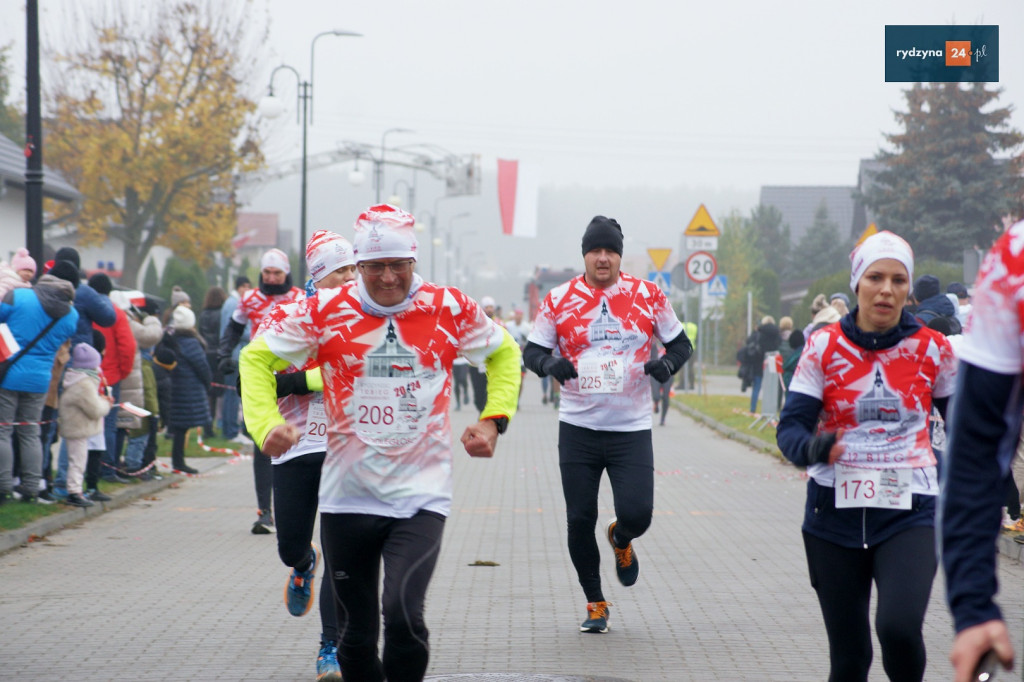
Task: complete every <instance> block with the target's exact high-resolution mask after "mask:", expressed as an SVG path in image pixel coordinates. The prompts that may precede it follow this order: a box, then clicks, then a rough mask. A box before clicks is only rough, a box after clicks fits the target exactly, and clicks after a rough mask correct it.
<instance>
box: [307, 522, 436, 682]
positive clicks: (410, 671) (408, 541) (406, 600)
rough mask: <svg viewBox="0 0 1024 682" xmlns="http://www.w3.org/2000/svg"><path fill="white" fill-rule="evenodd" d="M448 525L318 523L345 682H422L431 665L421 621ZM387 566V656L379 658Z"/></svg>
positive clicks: (424, 627) (385, 604) (433, 523)
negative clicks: (330, 580)
mask: <svg viewBox="0 0 1024 682" xmlns="http://www.w3.org/2000/svg"><path fill="white" fill-rule="evenodd" d="M444 521H445V519H444V517H443V516H441V515H440V514H436V513H434V512H428V511H421V512H419V513H418V514H416V515H415V516H413V517H412V518H409V519H395V518H389V517H386V516H373V515H370V514H328V513H322V514H321V515H320V536H321V537H322V538H323V541H324V557H325V558H326V560H327V567H326V570H327V571H329V572H330V575H331V576H332V577H333V579H334V593H335V594H336V595H337V613H338V631H339V632H340V634H341V637H340V638H339V640H338V664H339V665H340V666H341V674H342V677H344V678H345V680H346V682H382V681H383V680H384V679H387V680H388V682H419V681H420V680H422V679H423V676H424V675H425V674H426V671H427V662H428V660H429V657H430V645H429V643H428V639H429V632H428V631H427V626H426V624H425V622H424V620H423V604H424V601H425V600H426V594H427V586H428V585H429V584H430V578H431V576H432V575H433V574H434V566H435V565H436V564H437V555H438V552H439V551H440V548H441V534H442V532H443V531H444ZM381 560H383V564H384V593H383V614H384V656H383V660H381V658H380V657H378V655H377V639H378V636H379V633H380V618H379V616H378V614H380V613H381V612H382V608H381V599H380V597H379V595H378V586H379V585H380V569H381Z"/></svg>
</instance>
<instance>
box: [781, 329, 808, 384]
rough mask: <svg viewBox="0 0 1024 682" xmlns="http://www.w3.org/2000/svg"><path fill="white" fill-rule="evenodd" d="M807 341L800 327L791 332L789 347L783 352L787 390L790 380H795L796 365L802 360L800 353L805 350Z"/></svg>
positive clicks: (783, 379)
mask: <svg viewBox="0 0 1024 682" xmlns="http://www.w3.org/2000/svg"><path fill="white" fill-rule="evenodd" d="M805 341H806V339H804V333H803V332H802V331H800V330H799V329H797V330H795V331H794V332H793V333H792V334H790V335H789V340H788V341H786V345H787V346H789V348H788V349H787V352H786V353H783V358H782V385H783V386H785V387H786V391H787V392H788V391H789V382H790V381H792V380H793V372H795V371H796V365H797V363H798V362H800V354H801V353H802V352H803V350H804V343H805Z"/></svg>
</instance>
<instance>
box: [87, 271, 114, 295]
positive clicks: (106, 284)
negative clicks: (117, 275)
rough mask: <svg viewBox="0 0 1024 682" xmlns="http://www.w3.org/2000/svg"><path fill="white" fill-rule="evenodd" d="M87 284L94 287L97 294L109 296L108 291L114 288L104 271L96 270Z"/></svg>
mask: <svg viewBox="0 0 1024 682" xmlns="http://www.w3.org/2000/svg"><path fill="white" fill-rule="evenodd" d="M89 286H91V287H92V288H93V289H95V290H96V293H97V294H103V295H104V296H109V295H110V292H111V291H113V290H114V283H113V282H111V281H110V277H109V276H108V275H107V274H106V273H105V272H97V273H96V274H94V275H93V276H92V277H90V278H89Z"/></svg>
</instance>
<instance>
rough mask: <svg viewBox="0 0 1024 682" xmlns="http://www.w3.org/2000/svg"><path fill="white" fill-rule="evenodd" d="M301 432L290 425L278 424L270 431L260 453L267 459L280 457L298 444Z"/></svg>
mask: <svg viewBox="0 0 1024 682" xmlns="http://www.w3.org/2000/svg"><path fill="white" fill-rule="evenodd" d="M301 435H302V432H301V431H300V430H299V429H298V427H296V426H294V425H292V424H278V425H277V426H275V427H274V428H272V429H271V430H270V433H268V434H267V437H266V439H265V440H264V441H263V447H261V448H260V451H262V452H263V454H264V455H268V456H269V457H280V456H281V455H283V454H284V453H286V452H288V450H290V449H291V447H292V446H293V445H295V444H296V443H298V442H299V436H301Z"/></svg>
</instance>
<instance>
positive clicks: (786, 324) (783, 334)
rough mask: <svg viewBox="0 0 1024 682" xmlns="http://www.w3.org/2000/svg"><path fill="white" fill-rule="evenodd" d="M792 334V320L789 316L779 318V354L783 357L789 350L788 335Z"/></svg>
mask: <svg viewBox="0 0 1024 682" xmlns="http://www.w3.org/2000/svg"><path fill="white" fill-rule="evenodd" d="M792 333H793V318H792V317H790V316H789V315H784V316H782V317H780V318H779V339H780V344H779V352H780V353H782V354H783V355H785V354H786V351H787V350H789V344H788V343H787V342H788V341H789V335H790V334H792Z"/></svg>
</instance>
